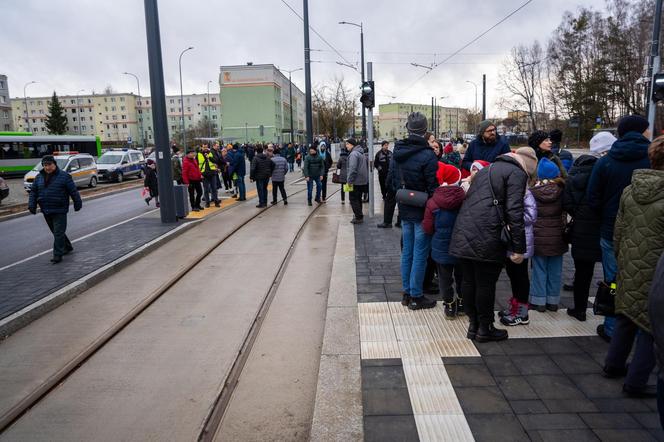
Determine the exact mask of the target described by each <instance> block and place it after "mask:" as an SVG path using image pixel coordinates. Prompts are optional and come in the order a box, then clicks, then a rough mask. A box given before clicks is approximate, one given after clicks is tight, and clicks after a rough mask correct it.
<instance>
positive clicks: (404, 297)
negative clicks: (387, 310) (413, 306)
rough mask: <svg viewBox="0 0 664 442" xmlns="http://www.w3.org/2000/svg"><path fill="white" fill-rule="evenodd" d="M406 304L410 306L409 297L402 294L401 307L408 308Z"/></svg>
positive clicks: (406, 294)
mask: <svg viewBox="0 0 664 442" xmlns="http://www.w3.org/2000/svg"><path fill="white" fill-rule="evenodd" d="M408 304H410V295H409V294H408V293H404V294H403V295H402V296H401V305H403V306H404V307H408Z"/></svg>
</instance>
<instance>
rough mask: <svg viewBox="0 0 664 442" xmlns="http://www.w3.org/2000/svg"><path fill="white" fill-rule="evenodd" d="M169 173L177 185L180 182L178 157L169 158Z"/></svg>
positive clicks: (180, 168) (180, 172)
mask: <svg viewBox="0 0 664 442" xmlns="http://www.w3.org/2000/svg"><path fill="white" fill-rule="evenodd" d="M171 171H172V172H173V179H174V180H175V181H177V182H178V183H180V182H182V163H180V157H179V156H178V155H173V156H171Z"/></svg>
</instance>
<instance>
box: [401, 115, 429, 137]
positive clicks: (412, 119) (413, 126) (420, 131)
mask: <svg viewBox="0 0 664 442" xmlns="http://www.w3.org/2000/svg"><path fill="white" fill-rule="evenodd" d="M406 129H408V132H409V133H413V134H416V135H420V136H423V135H424V134H425V133H426V131H427V117H425V116H424V115H422V114H421V113H419V112H413V113H412V114H410V115H408V121H407V122H406Z"/></svg>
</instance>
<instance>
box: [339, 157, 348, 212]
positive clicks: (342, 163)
mask: <svg viewBox="0 0 664 442" xmlns="http://www.w3.org/2000/svg"><path fill="white" fill-rule="evenodd" d="M337 176H338V177H339V180H338V181H339V184H340V185H341V204H346V193H345V192H344V184H346V179H347V177H348V150H346V149H341V152H339V159H338V160H337Z"/></svg>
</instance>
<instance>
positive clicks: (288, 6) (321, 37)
mask: <svg viewBox="0 0 664 442" xmlns="http://www.w3.org/2000/svg"><path fill="white" fill-rule="evenodd" d="M281 3H283V4H284V5H286V7H287V8H288V9H290V10H291V11H292V12H293V14H295V15H297V16H298V17H299V18H300V20H302V21H303V22H304V18H303V17H302V16H301V15H300V14H299V13H298V12H297V11H296V10H295V9H293V7H292V6H291V5H289V4H288V3H287V2H286V0H281ZM309 29H311V31H312V32H313V33H314V34H316V35H317V36H318V38H320V39H321V40H323V43H325V44H326V45H328V46H329V47H330V49H332V50H333V51H334V52H335V53H336V54H337V55H338V56H339V57H340V58H341V59H342V60H343V61H344V62H346V63H347V64H352V63H351V62H350V61H348V60H346V58H345V57H344V56H343V55H341V52H339V51H338V50H337V48H335V47H334V46H332V44H330V42H328V41H327V40H326V39H325V37H323V36H322V35H320V33H319V32H318V31H317V30H315V29H314V27H313V26H311V25H309ZM309 51H312V49H309ZM353 69H355V70H356V71H357V68H355V67H354V68H353Z"/></svg>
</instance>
